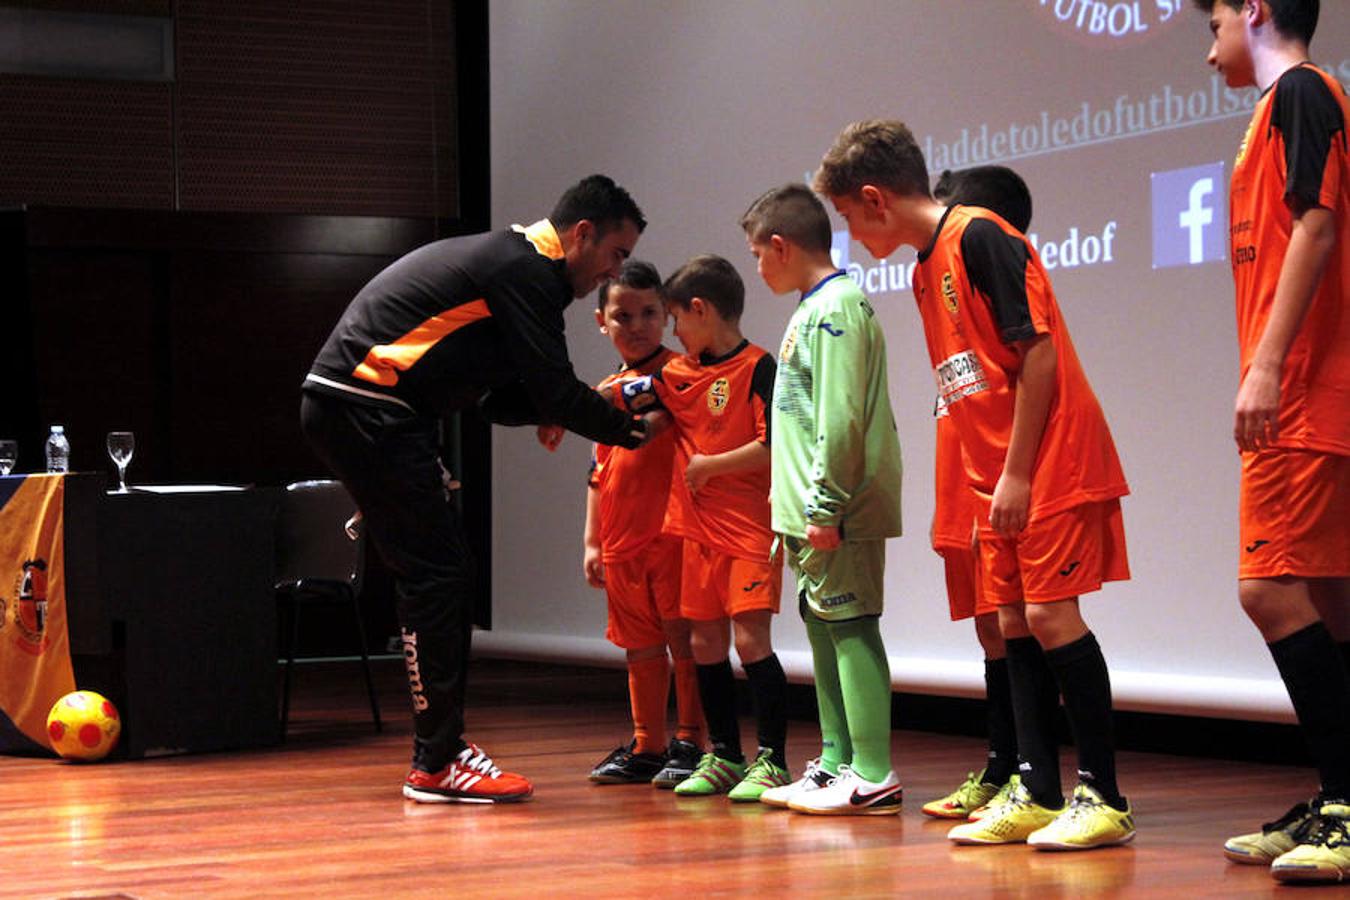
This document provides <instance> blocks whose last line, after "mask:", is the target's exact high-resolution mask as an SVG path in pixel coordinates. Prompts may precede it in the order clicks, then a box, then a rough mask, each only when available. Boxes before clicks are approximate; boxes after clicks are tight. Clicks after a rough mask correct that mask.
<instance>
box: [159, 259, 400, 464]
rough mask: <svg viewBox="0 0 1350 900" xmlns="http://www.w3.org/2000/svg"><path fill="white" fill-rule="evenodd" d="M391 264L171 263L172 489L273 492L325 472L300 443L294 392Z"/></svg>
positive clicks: (313, 261) (342, 261)
mask: <svg viewBox="0 0 1350 900" xmlns="http://www.w3.org/2000/svg"><path fill="white" fill-rule="evenodd" d="M388 262H389V260H388V259H385V258H380V257H369V256H335V255H327V254H305V255H300V254H285V253H275V254H266V255H264V254H249V255H240V254H227V253H210V252H184V253H181V254H177V255H176V256H175V259H174V272H173V291H172V295H173V298H174V300H173V303H172V304H171V309H172V312H171V326H170V330H171V333H172V334H173V335H174V340H173V343H172V360H171V370H172V372H173V373H174V380H173V386H172V390H171V395H170V405H169V409H168V418H169V420H170V421H172V422H174V423H176V427H175V433H174V452H173V466H172V468H173V471H174V472H175V474H176V477H179V478H182V479H184V480H187V481H197V480H207V481H216V480H221V479H223V480H226V481H241V482H249V481H257V482H261V483H272V484H275V483H281V482H283V481H286V480H288V479H290V478H294V477H297V476H299V475H303V474H313V473H314V472H319V471H321V468H320V467H319V466H318V465H317V463H314V462H312V457H311V456H310V454H309V451H308V448H307V447H306V445H305V443H304V438H303V436H302V435H301V433H300V422H299V408H300V383H301V381H303V380H304V377H305V373H306V372H308V371H309V364H310V363H311V362H312V361H313V359H314V356H315V354H316V353H318V350H319V347H320V346H321V345H322V344H323V341H324V339H325V338H327V337H328V332H329V331H330V330H331V329H332V327H333V323H335V322H336V321H337V320H338V317H339V316H341V314H342V311H343V310H344V309H345V308H346V307H347V304H348V303H349V302H351V298H352V295H353V294H354V293H355V292H356V289H357V288H359V287H360V286H361V285H362V284H364V283H365V282H366V281H368V280H369V279H370V278H371V277H372V276H373V275H375V273H376V272H378V271H379V270H380V269H381V268H383V267H384V266H385V265H386V264H387V263H388Z"/></svg>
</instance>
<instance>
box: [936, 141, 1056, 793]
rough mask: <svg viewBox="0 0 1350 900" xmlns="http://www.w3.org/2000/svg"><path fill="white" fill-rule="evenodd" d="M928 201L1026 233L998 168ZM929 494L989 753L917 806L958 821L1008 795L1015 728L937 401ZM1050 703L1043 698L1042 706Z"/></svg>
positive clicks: (1026, 211) (956, 455)
mask: <svg viewBox="0 0 1350 900" xmlns="http://www.w3.org/2000/svg"><path fill="white" fill-rule="evenodd" d="M933 197H934V199H936V200H938V201H939V202H942V203H946V204H949V205H950V204H956V203H960V204H963V205H966V206H982V207H984V208H985V209H988V210H992V211H993V212H996V213H998V214H999V215H1000V216H1002V217H1003V219H1004V221H1006V222H1007V223H1008V224H1009V225H1011V226H1013V227H1014V228H1016V229H1017V230H1018V231H1020V232H1023V233H1026V230H1027V227H1028V226H1029V225H1030V224H1031V192H1030V191H1028V190H1027V185H1026V182H1025V181H1023V180H1022V178H1021V176H1020V175H1018V174H1017V173H1016V172H1014V171H1013V170H1012V169H1009V168H1007V167H1006V166H975V167H973V168H970V169H963V170H962V171H960V172H951V171H945V172H943V173H942V175H941V176H939V178H938V181H937V184H935V185H933ZM934 417H935V421H936V426H937V444H936V448H935V460H936V467H935V468H936V484H935V487H936V490H935V491H934V509H933V529H932V533H931V535H930V537H931V539H932V544H933V549H934V550H936V551H937V552H938V554H939V555H941V556H942V561H943V565H944V567H945V568H946V575H947V601H948V604H949V606H950V607H951V616H952V621H953V622H955V621H958V620H960V619H969V618H972V617H973V618H974V620H975V636H976V638H977V639H978V640H979V642H980V648H981V649H982V650H983V651H984V688H985V705H986V707H987V709H988V731H989V753H988V756H987V757H986V760H985V765H984V768H983V769H981V770H980V771H979V772H971V773H970V774H969V775H967V776H966V780H965V782H964V783H963V784H962V785H961V786H960V787H958V788H957V789H956V790H954V791H952V792H951V793H950V794H948V795H947V796H945V797H940V798H939V799H937V800H933V801H932V802H930V803H927V804H925V805H924V807H923V812H924V814H925V815H930V816H933V817H935V818H939V819H965V818H967V817H969V816H970V815H971V814H975V815H976V816H977V817H978V816H980V815H981V814H982V811H981V812H980V813H977V812H976V810H980V809H981V807H983V806H985V805H986V804H990V803H993V802H996V801H997V800H1001V799H1002V797H1001V796H1000V793H999V792H1000V790H1002V791H1003V792H1004V794H1005V795H1006V793H1007V792H1009V791H1011V790H1012V787H1013V782H1012V776H1013V775H1015V774H1016V772H1017V728H1016V725H1015V723H1014V721H1013V708H1012V691H1011V689H1010V688H1009V686H1008V659H1007V656H1008V650H1007V647H1006V646H1005V645H1004V642H1003V634H1002V632H1000V631H999V628H998V607H997V606H996V605H995V604H994V603H993V601H991V600H990V598H989V597H987V596H985V595H984V593H983V592H982V591H981V590H980V565H979V557H978V550H977V544H976V542H975V540H974V534H973V531H972V528H973V526H974V524H975V514H976V513H975V496H974V494H972V493H971V491H970V485H969V483H968V481H967V479H966V473H965V467H964V466H963V465H962V463H961V439H960V437H959V436H958V435H957V433H956V426H955V425H953V424H952V420H951V417H950V416H949V415H947V407H946V404H945V403H943V401H942V398H941V397H939V398H938V402H937V404H936V408H935V411H934ZM1055 702H1058V701H1057V700H1056V699H1049V698H1048V699H1047V703H1048V704H1053V703H1055Z"/></svg>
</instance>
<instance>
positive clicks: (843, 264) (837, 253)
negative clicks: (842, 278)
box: [830, 230, 849, 269]
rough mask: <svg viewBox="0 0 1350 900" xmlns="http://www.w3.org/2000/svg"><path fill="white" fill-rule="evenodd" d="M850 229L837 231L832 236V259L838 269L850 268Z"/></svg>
mask: <svg viewBox="0 0 1350 900" xmlns="http://www.w3.org/2000/svg"><path fill="white" fill-rule="evenodd" d="M848 248H849V236H848V231H846V230H845V231H836V232H835V233H834V234H833V236H831V238H830V259H832V260H834V267H835V268H836V269H847V268H848Z"/></svg>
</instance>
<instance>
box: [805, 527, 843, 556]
mask: <svg viewBox="0 0 1350 900" xmlns="http://www.w3.org/2000/svg"><path fill="white" fill-rule="evenodd" d="M806 540H807V541H808V542H809V543H810V544H811V546H812V547H815V548H816V549H817V550H838V549H839V543H840V537H839V527H838V526H837V525H807V526H806Z"/></svg>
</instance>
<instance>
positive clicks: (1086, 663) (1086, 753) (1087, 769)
mask: <svg viewBox="0 0 1350 900" xmlns="http://www.w3.org/2000/svg"><path fill="white" fill-rule="evenodd" d="M1045 661H1046V663H1047V664H1049V666H1050V669H1051V671H1053V672H1054V673H1055V679H1056V680H1057V681H1058V682H1059V690H1060V693H1062V694H1063V695H1064V709H1065V710H1066V711H1067V712H1068V714H1069V725H1070V727H1072V728H1073V740H1074V743H1075V744H1077V745H1078V777H1079V779H1080V780H1082V782H1083V783H1084V784H1087V785H1089V786H1090V787H1092V788H1095V789H1096V791H1097V793H1098V794H1101V797H1102V799H1103V800H1105V801H1106V802H1107V803H1109V804H1110V805H1111V806H1114V807H1115V808H1116V809H1119V810H1122V811H1123V810H1124V809H1125V798H1123V797H1121V796H1120V789H1119V787H1117V785H1116V724H1115V718H1114V716H1113V715H1112V712H1111V675H1110V673H1108V672H1107V671H1106V657H1104V656H1102V648H1101V646H1100V645H1099V644H1098V643H1097V638H1096V637H1095V636H1094V635H1093V634H1092V632H1090V631H1089V632H1088V633H1087V634H1085V635H1083V636H1082V637H1080V638H1079V639H1078V640H1076V641H1073V642H1072V643H1068V644H1065V645H1064V646H1063V647H1056V648H1055V649H1053V650H1047V651H1045Z"/></svg>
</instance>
